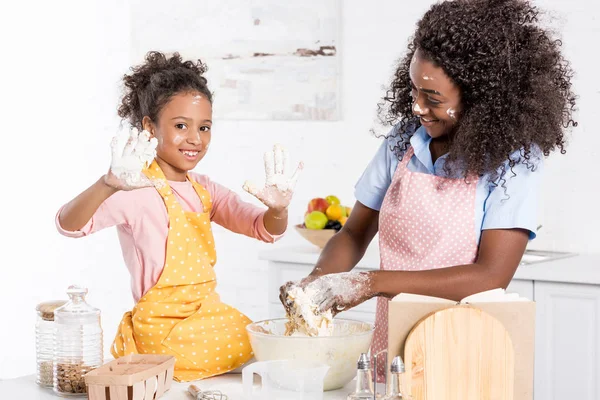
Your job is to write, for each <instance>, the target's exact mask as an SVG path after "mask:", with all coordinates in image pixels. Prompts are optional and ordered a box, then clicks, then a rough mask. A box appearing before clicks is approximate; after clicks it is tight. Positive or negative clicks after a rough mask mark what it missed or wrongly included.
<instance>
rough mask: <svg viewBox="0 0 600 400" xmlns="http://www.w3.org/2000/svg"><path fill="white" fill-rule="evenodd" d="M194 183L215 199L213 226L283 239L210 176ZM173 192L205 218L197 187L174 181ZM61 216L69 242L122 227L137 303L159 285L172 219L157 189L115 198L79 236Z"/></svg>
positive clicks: (197, 177)
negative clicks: (268, 228) (71, 239)
mask: <svg viewBox="0 0 600 400" xmlns="http://www.w3.org/2000/svg"><path fill="white" fill-rule="evenodd" d="M190 177H191V179H193V180H194V181H196V182H198V183H199V184H201V185H202V186H203V187H204V188H206V190H208V192H209V193H210V196H211V199H212V202H213V206H212V210H211V214H210V219H211V221H214V222H216V223H217V224H219V225H221V226H223V227H224V228H226V229H229V230H230V231H232V232H235V233H240V234H243V235H246V236H249V237H253V238H256V239H258V240H261V241H263V242H267V243H272V242H274V241H276V240H278V239H279V238H280V237H281V235H278V236H274V235H271V234H270V233H269V232H268V231H267V230H266V228H265V225H264V222H263V217H264V213H265V211H264V210H263V209H261V208H259V207H256V206H254V205H252V204H250V203H246V202H244V201H242V200H241V198H240V197H239V196H238V195H237V194H236V193H235V192H232V191H231V190H229V189H227V188H226V187H224V186H222V185H219V184H218V183H216V182H213V181H211V180H210V179H209V178H208V177H207V176H205V175H198V174H195V173H192V172H190ZM169 186H171V189H172V190H173V193H174V194H175V196H176V197H177V200H178V201H179V203H180V204H181V206H182V207H183V209H184V210H185V211H191V212H202V210H203V208H202V202H201V201H200V198H199V197H198V194H197V193H196V191H195V190H194V187H193V186H192V183H191V182H189V181H186V182H175V181H169ZM61 211H62V208H61V209H60V210H59V212H58V213H57V215H56V227H57V228H58V231H59V232H60V233H61V234H62V235H64V236H68V237H73V238H79V237H83V236H87V235H90V234H92V233H94V232H97V231H99V230H102V229H104V228H109V227H112V226H116V227H117V233H118V236H119V242H120V244H121V249H122V251H123V258H124V260H125V264H126V265H127V268H128V269H129V273H130V274H131V290H132V294H133V297H134V299H135V301H136V302H138V301H139V299H140V298H141V297H142V296H143V295H144V294H145V293H146V292H147V291H148V290H150V289H151V288H152V287H154V285H155V284H156V282H158V278H159V277H160V275H161V273H162V270H163V267H164V264H165V255H166V254H165V253H166V243H167V234H168V231H169V218H168V215H167V210H166V208H165V204H164V202H163V199H162V198H161V196H160V194H159V193H158V192H157V191H156V189H154V188H144V189H137V190H133V191H119V192H117V193H115V194H113V195H112V196H110V197H109V198H108V199H106V201H104V202H103V203H102V204H101V205H100V207H99V208H98V210H97V211H96V213H95V214H94V215H93V217H92V219H91V220H90V221H89V222H88V223H87V224H86V225H85V226H84V227H83V228H81V229H80V230H78V231H75V232H72V231H67V230H64V229H63V228H62V227H61V226H60V221H59V218H58V217H59V215H60V212H61Z"/></svg>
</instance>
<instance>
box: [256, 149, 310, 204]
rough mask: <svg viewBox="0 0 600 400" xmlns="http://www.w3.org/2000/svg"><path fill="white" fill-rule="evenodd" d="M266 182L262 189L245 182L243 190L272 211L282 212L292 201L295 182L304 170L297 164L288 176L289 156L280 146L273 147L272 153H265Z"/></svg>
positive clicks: (300, 164) (301, 165)
mask: <svg viewBox="0 0 600 400" xmlns="http://www.w3.org/2000/svg"><path fill="white" fill-rule="evenodd" d="M264 159H265V174H266V182H265V186H264V187H263V188H262V189H259V188H258V187H257V186H256V185H254V184H253V183H251V182H248V181H246V183H244V190H245V191H247V192H248V193H250V194H251V195H253V196H254V197H256V198H257V199H258V200H260V201H261V202H262V203H263V204H264V205H266V206H267V207H269V208H271V209H274V210H284V209H286V208H287V207H288V206H289V205H290V202H291V201H292V196H293V194H294V189H295V187H296V182H297V181H298V177H299V176H300V171H302V169H303V168H304V164H303V163H299V164H298V167H297V168H296V170H295V171H294V174H293V175H292V176H289V169H290V155H289V153H288V151H287V150H286V149H284V148H283V147H282V146H281V145H278V144H276V145H275V146H273V151H268V152H266V153H265V156H264Z"/></svg>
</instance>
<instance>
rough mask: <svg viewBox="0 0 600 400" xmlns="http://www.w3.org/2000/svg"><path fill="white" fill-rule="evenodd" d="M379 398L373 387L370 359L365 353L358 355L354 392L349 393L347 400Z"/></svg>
mask: <svg viewBox="0 0 600 400" xmlns="http://www.w3.org/2000/svg"><path fill="white" fill-rule="evenodd" d="M375 398H377V399H379V398H380V396H379V395H376V394H375V390H374V386H373V370H372V369H371V359H370V358H369V356H368V355H367V354H365V353H362V354H361V355H360V358H359V359H358V363H357V371H356V390H355V391H354V392H353V393H350V394H349V395H348V397H347V400H373V399H375Z"/></svg>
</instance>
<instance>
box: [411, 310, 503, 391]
mask: <svg viewBox="0 0 600 400" xmlns="http://www.w3.org/2000/svg"><path fill="white" fill-rule="evenodd" d="M514 360H515V354H514V349H513V344H512V340H511V338H510V336H509V334H508V332H507V331H506V329H505V328H504V326H503V325H502V324H501V323H500V322H499V321H498V320H497V319H495V318H494V317H492V316H490V315H489V314H486V313H484V312H483V311H481V310H479V309H477V308H473V307H471V306H465V305H459V306H456V307H451V308H447V309H445V310H441V311H437V312H434V313H432V314H430V315H429V316H427V317H425V318H424V319H422V320H421V321H420V322H419V323H418V324H417V325H415V327H414V328H413V329H412V331H411V332H410V334H409V335H408V337H407V339H406V343H405V348H404V363H405V366H406V380H405V391H406V393H407V394H411V395H412V398H413V399H414V400H513V396H514V366H515V365H514V363H515V361H514Z"/></svg>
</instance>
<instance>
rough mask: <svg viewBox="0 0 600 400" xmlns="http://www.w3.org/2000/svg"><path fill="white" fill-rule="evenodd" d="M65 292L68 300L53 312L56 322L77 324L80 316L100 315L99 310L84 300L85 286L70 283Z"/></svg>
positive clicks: (80, 318) (95, 316) (92, 316)
mask: <svg viewBox="0 0 600 400" xmlns="http://www.w3.org/2000/svg"><path fill="white" fill-rule="evenodd" d="M67 294H68V295H69V301H68V302H67V303H66V304H65V305H63V306H62V307H59V308H57V309H56V311H55V312H54V314H55V321H56V323H58V324H76V325H77V324H79V323H81V321H82V318H83V319H85V318H88V317H90V318H98V317H99V316H100V310H99V309H97V308H95V307H92V306H90V305H89V304H88V303H87V302H86V300H85V295H86V294H87V289H86V288H84V287H80V286H76V285H72V286H69V288H68V289H67Z"/></svg>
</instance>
